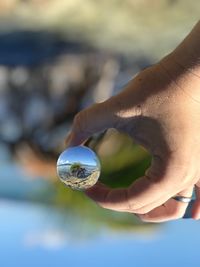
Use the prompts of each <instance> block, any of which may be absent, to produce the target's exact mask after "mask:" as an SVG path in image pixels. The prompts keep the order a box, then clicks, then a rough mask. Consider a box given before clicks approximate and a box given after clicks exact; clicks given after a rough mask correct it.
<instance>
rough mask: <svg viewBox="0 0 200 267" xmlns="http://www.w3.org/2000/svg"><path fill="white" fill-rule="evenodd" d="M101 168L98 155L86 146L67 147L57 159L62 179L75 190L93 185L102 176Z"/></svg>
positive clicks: (58, 170) (59, 174) (58, 171)
mask: <svg viewBox="0 0 200 267" xmlns="http://www.w3.org/2000/svg"><path fill="white" fill-rule="evenodd" d="M100 169H101V166H100V162H99V159H98V157H97V155H96V154H95V152H94V151H93V150H91V149H90V148H88V147H85V146H75V147H69V148H67V149H66V150H65V151H63V152H62V154H61V155H60V156H59V158H58V161H57V173H58V176H59V178H60V180H61V181H62V182H63V183H65V185H67V186H69V187H71V188H72V189H75V190H84V189H88V188H90V187H92V186H93V185H94V184H95V183H96V182H97V180H98V178H99V176H100Z"/></svg>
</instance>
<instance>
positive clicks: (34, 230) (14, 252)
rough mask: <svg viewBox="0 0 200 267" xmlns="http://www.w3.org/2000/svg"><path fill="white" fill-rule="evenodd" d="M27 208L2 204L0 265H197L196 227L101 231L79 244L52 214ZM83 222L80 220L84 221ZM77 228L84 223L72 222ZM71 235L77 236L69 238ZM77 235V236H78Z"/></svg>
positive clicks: (199, 225) (199, 227)
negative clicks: (124, 232)
mask: <svg viewBox="0 0 200 267" xmlns="http://www.w3.org/2000/svg"><path fill="white" fill-rule="evenodd" d="M49 211H50V209H49V208H45V207H42V206H38V205H33V204H28V203H20V202H18V203H15V202H11V201H9V202H7V201H1V203H0V218H1V220H0V266H2V267H14V266H20V267H25V266H29V267H36V266H37V267H40V266H42V267H43V266H49V267H51V266H52V267H53V266H54V267H55V266H59V267H62V266H63V267H64V266H65V267H67V266H74V267H76V266H77V267H78V266H87V267H90V266H95V267H98V266H115V267H118V266H126V267H129V266H142V267H146V266H154V267H157V266H159V267H160V266H162V267H164V266H168V267H169V266H181V267H185V266H187V267H188V266H192V267H195V266H199V264H200V263H199V261H200V260H199V247H200V234H199V231H200V222H198V221H197V222H196V221H192V220H190V219H185V220H179V221H176V222H170V223H167V224H163V225H162V226H159V227H158V228H157V229H156V230H155V231H154V230H153V231H152V232H147V233H141V234H139V233H137V234H136V233H127V234H122V233H117V232H112V231H110V230H108V229H103V230H102V231H101V232H99V233H97V235H95V236H93V237H91V238H88V239H84V238H83V239H81V238H80V240H79V237H78V238H77V236H74V238H73V236H72V235H71V234H70V231H71V226H70V225H71V222H70V220H69V222H67V223H66V226H65V229H64V230H63V228H62V229H61V228H60V224H59V223H58V221H59V220H57V219H55V218H56V217H57V216H58V214H56V211H55V210H51V212H49ZM83 220H84V218H83ZM75 223H76V225H77V227H81V226H82V223H83V222H80V221H77V222H75ZM73 235H76V234H75V233H73ZM77 235H79V233H77Z"/></svg>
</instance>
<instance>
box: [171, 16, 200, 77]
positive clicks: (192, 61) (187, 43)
mask: <svg viewBox="0 0 200 267" xmlns="http://www.w3.org/2000/svg"><path fill="white" fill-rule="evenodd" d="M170 57H171V60H173V61H174V63H175V64H177V65H179V66H180V67H182V68H184V69H185V70H186V71H188V72H189V71H190V72H192V73H194V74H196V75H198V76H200V21H199V22H198V23H197V24H196V25H195V27H194V28H193V29H192V31H191V32H190V33H189V34H188V36H186V38H185V39H184V40H183V41H182V42H181V44H180V45H179V46H178V47H177V48H176V49H175V50H174V51H173V52H172V53H171V54H170Z"/></svg>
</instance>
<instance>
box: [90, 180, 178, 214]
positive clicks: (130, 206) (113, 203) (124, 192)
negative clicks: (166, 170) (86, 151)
mask: <svg viewBox="0 0 200 267" xmlns="http://www.w3.org/2000/svg"><path fill="white" fill-rule="evenodd" d="M177 192H178V189H176V188H175V187H172V183H171V182H169V181H168V180H167V179H163V180H160V181H159V182H157V183H155V181H153V179H151V178H149V177H148V176H143V177H141V178H139V179H138V180H136V181H135V182H134V183H132V184H131V186H130V187H128V188H117V189H111V188H109V187H107V186H105V185H102V184H101V183H98V184H97V185H95V186H93V187H92V188H90V189H87V190H86V194H87V195H88V196H89V197H90V198H91V199H93V200H94V201H95V202H96V203H97V204H99V205H100V206H101V207H103V208H107V209H111V210H116V211H124V210H127V211H128V210H129V211H130V212H133V213H138V214H139V213H141V214H143V213H147V212H149V211H150V210H152V209H154V208H156V207H157V206H159V205H161V204H162V203H164V202H165V201H167V200H168V199H169V198H170V197H171V196H173V195H175V194H176V193H177ZM149 204H151V205H149Z"/></svg>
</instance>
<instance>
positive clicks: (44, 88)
mask: <svg viewBox="0 0 200 267" xmlns="http://www.w3.org/2000/svg"><path fill="white" fill-rule="evenodd" d="M199 12H200V2H199V1H198V0H193V1H187V0H151V1H148V0H110V1H106V0H102V1H97V0H84V1H81V0H0V266H2V267H12V266H21V267H24V266H60V267H61V266H80V265H82V266H102V265H103V264H104V265H105V266H122V264H123V265H124V266H175V265H177V264H178V265H180V266H182V267H183V266H199V257H198V248H199V245H200V238H199V231H200V225H199V222H198V221H192V220H190V219H181V220H178V221H176V222H168V223H164V224H148V223H142V222H140V221H139V220H138V219H137V218H136V217H134V215H130V214H126V213H117V212H111V211H107V210H103V209H101V208H99V207H97V206H96V205H95V204H94V203H92V202H91V201H90V200H89V199H87V198H86V197H85V196H84V194H83V193H81V192H75V191H72V190H71V189H68V188H66V187H65V186H64V185H63V184H62V183H61V182H60V181H59V180H58V178H57V175H56V168H55V167H56V160H57V157H58V155H59V154H60V153H61V151H62V150H64V149H65V146H64V139H65V137H66V135H67V134H68V132H69V131H70V127H71V123H72V120H73V117H74V115H75V114H76V113H77V112H78V111H80V110H81V109H83V108H85V107H87V106H88V105H90V104H92V103H94V102H101V101H103V100H105V99H107V98H109V97H110V96H112V95H114V94H116V93H117V92H119V91H120V90H122V88H123V86H124V85H125V84H126V83H127V82H128V81H129V80H130V79H131V78H132V77H133V76H134V75H136V74H137V73H138V72H139V71H140V70H142V69H143V68H145V67H147V66H149V65H151V64H153V63H155V62H156V61H157V60H159V59H160V58H161V57H163V56H164V55H166V54H167V53H168V52H170V51H171V50H172V49H174V48H175V46H176V45H177V44H178V43H179V42H180V41H181V40H182V39H183V38H184V37H185V36H186V34H187V33H188V32H189V31H190V30H191V29H192V27H193V25H194V24H195V23H196V22H197V21H198V19H199ZM95 149H96V152H97V153H98V155H99V157H100V159H101V164H102V175H101V178H100V179H101V181H103V182H104V183H106V184H107V185H109V186H112V187H120V186H126V185H128V184H130V183H131V182H132V181H133V180H134V179H137V177H139V176H140V175H142V174H143V173H144V171H145V169H146V168H147V167H148V166H149V164H150V160H151V159H150V157H149V155H148V154H147V152H146V151H144V150H143V149H142V148H140V147H138V146H137V145H136V144H134V143H133V142H132V140H130V139H129V138H128V137H127V136H124V135H122V134H120V133H118V132H116V131H114V130H112V131H109V132H108V134H107V135H106V136H105V137H104V139H103V140H101V142H99V143H98V144H97V145H96V148H95Z"/></svg>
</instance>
